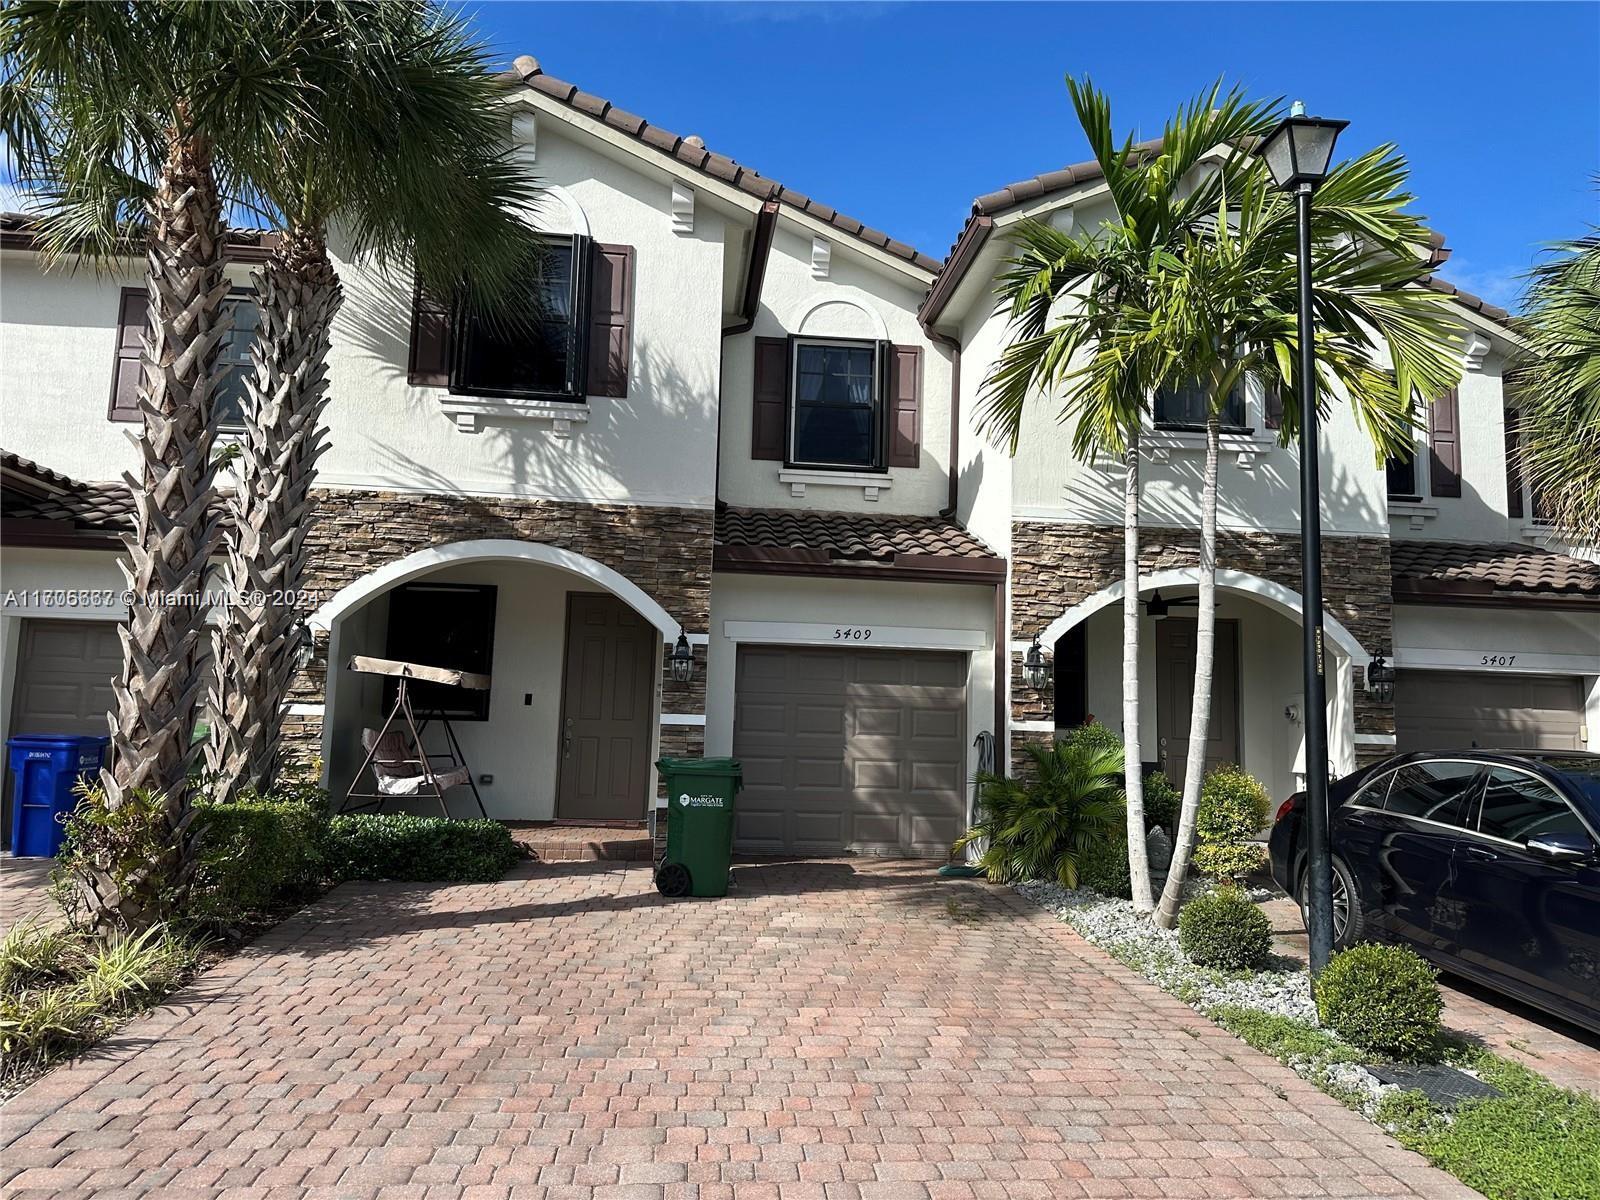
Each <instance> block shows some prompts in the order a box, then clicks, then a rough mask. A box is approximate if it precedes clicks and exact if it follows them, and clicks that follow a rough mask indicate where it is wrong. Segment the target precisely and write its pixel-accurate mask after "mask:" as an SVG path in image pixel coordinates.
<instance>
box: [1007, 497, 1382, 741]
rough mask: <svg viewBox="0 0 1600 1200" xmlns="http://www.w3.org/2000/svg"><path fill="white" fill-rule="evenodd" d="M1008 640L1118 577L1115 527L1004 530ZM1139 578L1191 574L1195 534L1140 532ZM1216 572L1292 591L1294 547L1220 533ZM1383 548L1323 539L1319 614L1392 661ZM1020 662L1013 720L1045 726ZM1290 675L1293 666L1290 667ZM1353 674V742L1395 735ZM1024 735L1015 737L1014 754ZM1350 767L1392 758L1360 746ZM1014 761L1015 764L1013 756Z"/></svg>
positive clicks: (1358, 540)
mask: <svg viewBox="0 0 1600 1200" xmlns="http://www.w3.org/2000/svg"><path fill="white" fill-rule="evenodd" d="M1011 537H1012V541H1011V546H1012V551H1011V553H1012V565H1011V638H1012V641H1013V643H1015V642H1017V641H1027V640H1029V639H1031V638H1032V637H1033V636H1034V635H1035V634H1036V633H1039V632H1040V631H1042V630H1043V629H1044V628H1045V626H1047V625H1049V624H1050V622H1051V621H1054V620H1055V619H1056V618H1057V617H1059V616H1060V615H1061V614H1062V613H1063V612H1065V611H1066V610H1067V609H1069V608H1071V607H1072V606H1073V605H1075V604H1078V603H1080V602H1081V601H1083V600H1087V599H1088V598H1089V597H1090V596H1092V595H1094V594H1095V593H1096V592H1098V591H1100V590H1101V589H1103V588H1105V587H1106V586H1107V585H1109V584H1111V583H1114V582H1116V581H1117V580H1119V579H1121V578H1122V529H1121V527H1120V526H1104V525H1071V524H1066V523H1053V522H1043V521H1018V522H1015V523H1014V524H1013V525H1012V528H1011ZM1140 543H1141V545H1140V549H1139V570H1140V572H1141V574H1144V573H1151V572H1155V571H1163V570H1169V569H1172V568H1180V567H1191V568H1192V567H1194V566H1196V565H1197V564H1198V562H1199V558H1200V533H1199V531H1198V530H1194V529H1164V528H1151V527H1145V528H1143V529H1141V530H1140ZM1217 566H1218V567H1221V568H1224V569H1227V570H1235V571H1245V572H1248V573H1249V574H1251V575H1257V576H1259V577H1261V578H1262V579H1268V580H1271V581H1272V582H1274V583H1278V584H1282V585H1283V586H1284V587H1286V588H1289V589H1290V590H1291V591H1293V592H1296V593H1298V592H1299V591H1300V539H1299V537H1298V536H1294V535H1289V534H1275V533H1242V532H1234V531H1228V530H1224V531H1220V532H1219V533H1218V535H1217ZM1391 588H1392V584H1391V580H1390V574H1389V542H1388V540H1387V539H1386V538H1377V537H1324V538H1323V540H1322V592H1323V595H1322V599H1323V609H1324V611H1325V612H1326V613H1328V614H1329V615H1331V616H1333V617H1335V618H1337V619H1338V621H1339V623H1340V624H1341V625H1343V626H1344V627H1345V628H1346V629H1348V630H1349V631H1350V632H1351V633H1352V634H1353V635H1354V636H1355V638H1356V640H1357V641H1359V642H1360V643H1361V645H1362V646H1363V647H1364V648H1366V650H1367V651H1368V652H1369V653H1373V654H1377V653H1380V652H1381V653H1383V654H1386V655H1391V656H1392V654H1393V650H1392V646H1393V635H1392V632H1391V629H1392V612H1393V601H1392V599H1391ZM1020 666H1021V659H1020V656H1019V655H1016V654H1013V666H1012V676H1011V678H1012V690H1011V717H1012V720H1014V721H1048V720H1051V719H1052V718H1053V716H1054V712H1053V708H1052V700H1051V696H1050V694H1049V693H1048V692H1045V693H1040V692H1035V691H1032V690H1031V689H1028V688H1025V687H1023V686H1022V684H1021V680H1020ZM1296 669H1297V670H1298V667H1297V668H1296ZM1354 674H1355V729H1356V732H1357V733H1381V734H1390V735H1392V734H1393V733H1394V705H1393V704H1380V703H1378V702H1377V701H1375V700H1374V699H1373V698H1372V697H1371V695H1370V694H1369V693H1368V692H1367V690H1366V686H1365V682H1364V680H1363V679H1362V672H1361V670H1360V669H1359V668H1357V669H1356V670H1355V672H1354ZM1034 736H1037V737H1039V738H1043V737H1047V736H1049V735H1046V734H1039V735H1032V734H1029V733H1024V732H1018V733H1016V734H1015V735H1014V736H1013V739H1012V741H1013V743H1014V745H1015V744H1017V743H1018V742H1019V740H1026V739H1028V738H1030V737H1034ZM1356 750H1357V759H1358V761H1361V762H1367V761H1372V760H1374V759H1376V758H1381V757H1383V756H1385V755H1387V754H1389V753H1391V752H1392V750H1391V749H1390V748H1387V747H1381V746H1358V747H1357V748H1356ZM1013 757H1014V755H1013Z"/></svg>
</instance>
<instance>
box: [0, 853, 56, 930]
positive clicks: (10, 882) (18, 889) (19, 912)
mask: <svg viewBox="0 0 1600 1200" xmlns="http://www.w3.org/2000/svg"><path fill="white" fill-rule="evenodd" d="M55 865H56V860H55V859H53V858H12V857H11V855H9V854H0V933H3V932H4V931H5V930H7V929H10V928H11V927H12V926H13V925H15V924H16V923H17V922H18V921H25V920H27V919H29V918H30V917H31V918H35V919H39V920H44V921H55V920H56V919H57V918H58V917H59V916H60V915H61V910H60V909H58V908H57V907H56V904H55V901H54V900H52V899H50V871H51V869H52V868H53V867H54V866H55Z"/></svg>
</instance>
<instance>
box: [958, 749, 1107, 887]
mask: <svg viewBox="0 0 1600 1200" xmlns="http://www.w3.org/2000/svg"><path fill="white" fill-rule="evenodd" d="M1023 750H1024V751H1026V753H1027V754H1028V757H1029V758H1030V759H1032V760H1033V771H1032V772H1031V773H1030V777H1029V778H1026V779H1010V778H1002V777H1001V776H998V775H989V774H981V775H979V777H978V803H979V813H980V815H979V819H978V820H977V821H976V822H974V823H973V826H972V828H971V829H969V830H967V832H966V833H965V834H963V835H962V836H961V837H960V838H959V839H958V840H957V841H956V844H955V846H954V848H953V850H952V853H955V854H960V853H961V852H962V851H964V850H966V848H967V847H968V846H969V845H972V844H973V843H975V842H979V841H981V842H983V843H984V845H983V848H982V850H981V852H980V853H979V855H978V865H979V866H981V867H982V868H983V869H984V872H985V873H986V874H987V875H988V876H989V878H990V879H991V880H993V881H994V882H996V883H1011V882H1014V881H1016V880H1022V879H1049V880H1054V881H1056V882H1058V883H1060V884H1061V885H1062V886H1063V887H1077V886H1078V864H1079V862H1080V861H1081V857H1082V856H1083V855H1085V854H1087V853H1088V852H1089V850H1090V849H1091V848H1092V847H1094V846H1096V845H1098V844H1100V843H1102V842H1104V841H1106V840H1107V839H1108V838H1109V837H1111V836H1112V835H1113V833H1114V832H1115V831H1116V830H1117V829H1119V828H1121V827H1122V825H1123V821H1124V818H1123V811H1124V810H1123V803H1122V751H1121V750H1118V749H1105V748H1101V747H1094V746H1089V745H1075V744H1074V743H1072V742H1065V741H1063V742H1053V743H1051V744H1050V745H1048V746H1041V745H1038V744H1036V743H1030V744H1027V745H1025V746H1023Z"/></svg>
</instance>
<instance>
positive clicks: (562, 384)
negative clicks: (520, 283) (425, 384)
mask: <svg viewBox="0 0 1600 1200" xmlns="http://www.w3.org/2000/svg"><path fill="white" fill-rule="evenodd" d="M545 242H546V246H547V250H548V253H547V254H546V255H545V257H544V262H543V264H542V267H541V270H540V271H539V272H538V274H537V276H536V277H535V278H533V279H532V280H530V282H529V286H528V293H529V294H528V312H529V314H531V319H530V320H529V321H528V322H527V324H526V325H525V326H523V327H520V328H512V327H507V325H506V324H505V323H504V322H494V321H488V320H480V319H479V318H478V317H476V316H475V315H473V314H472V313H470V312H468V311H466V310H465V309H461V308H460V307H459V306H458V311H457V312H456V314H455V324H456V338H455V356H454V363H453V364H452V370H451V375H450V390H451V391H452V392H455V393H458V394H462V395H468V396H508V397H535V398H544V399H553V400H566V401H571V402H574V403H581V402H583V400H584V398H585V397H584V392H585V382H586V379H587V363H586V361H585V350H586V341H585V338H584V337H583V328H584V319H585V314H586V313H587V312H588V307H589V300H588V288H589V239H588V238H586V237H581V236H574V237H549V238H546V239H545Z"/></svg>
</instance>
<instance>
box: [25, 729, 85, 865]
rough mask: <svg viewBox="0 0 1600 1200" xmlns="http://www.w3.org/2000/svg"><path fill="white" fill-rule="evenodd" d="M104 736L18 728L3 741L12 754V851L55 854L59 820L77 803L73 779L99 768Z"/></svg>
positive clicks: (58, 846) (28, 854) (63, 832)
mask: <svg viewBox="0 0 1600 1200" xmlns="http://www.w3.org/2000/svg"><path fill="white" fill-rule="evenodd" d="M110 743H111V739H110V738H109V737H103V736H93V735H88V734H82V735H79V734H50V733H24V734H19V735H17V736H16V737H14V738H12V739H11V740H10V741H8V742H7V743H6V749H7V750H8V751H9V752H10V755H11V777H12V779H14V780H15V781H16V782H15V783H14V784H13V785H12V786H13V789H14V790H13V791H12V794H11V800H12V807H11V853H12V854H14V855H16V856H17V857H18V858H54V857H55V856H56V851H57V850H59V849H61V842H62V840H63V839H64V838H65V837H66V829H65V828H64V827H63V826H62V824H61V822H62V820H63V819H64V818H65V817H66V815H67V814H68V813H70V812H71V811H72V810H73V809H74V808H75V807H77V804H78V798H77V796H76V795H75V794H74V792H73V789H74V788H76V787H77V786H78V780H79V779H80V778H81V777H82V776H84V775H89V776H90V777H91V778H92V777H93V776H95V775H96V774H98V772H99V770H100V764H101V762H102V761H103V760H104V759H105V754H106V747H107V746H108V745H109V744H110Z"/></svg>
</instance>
